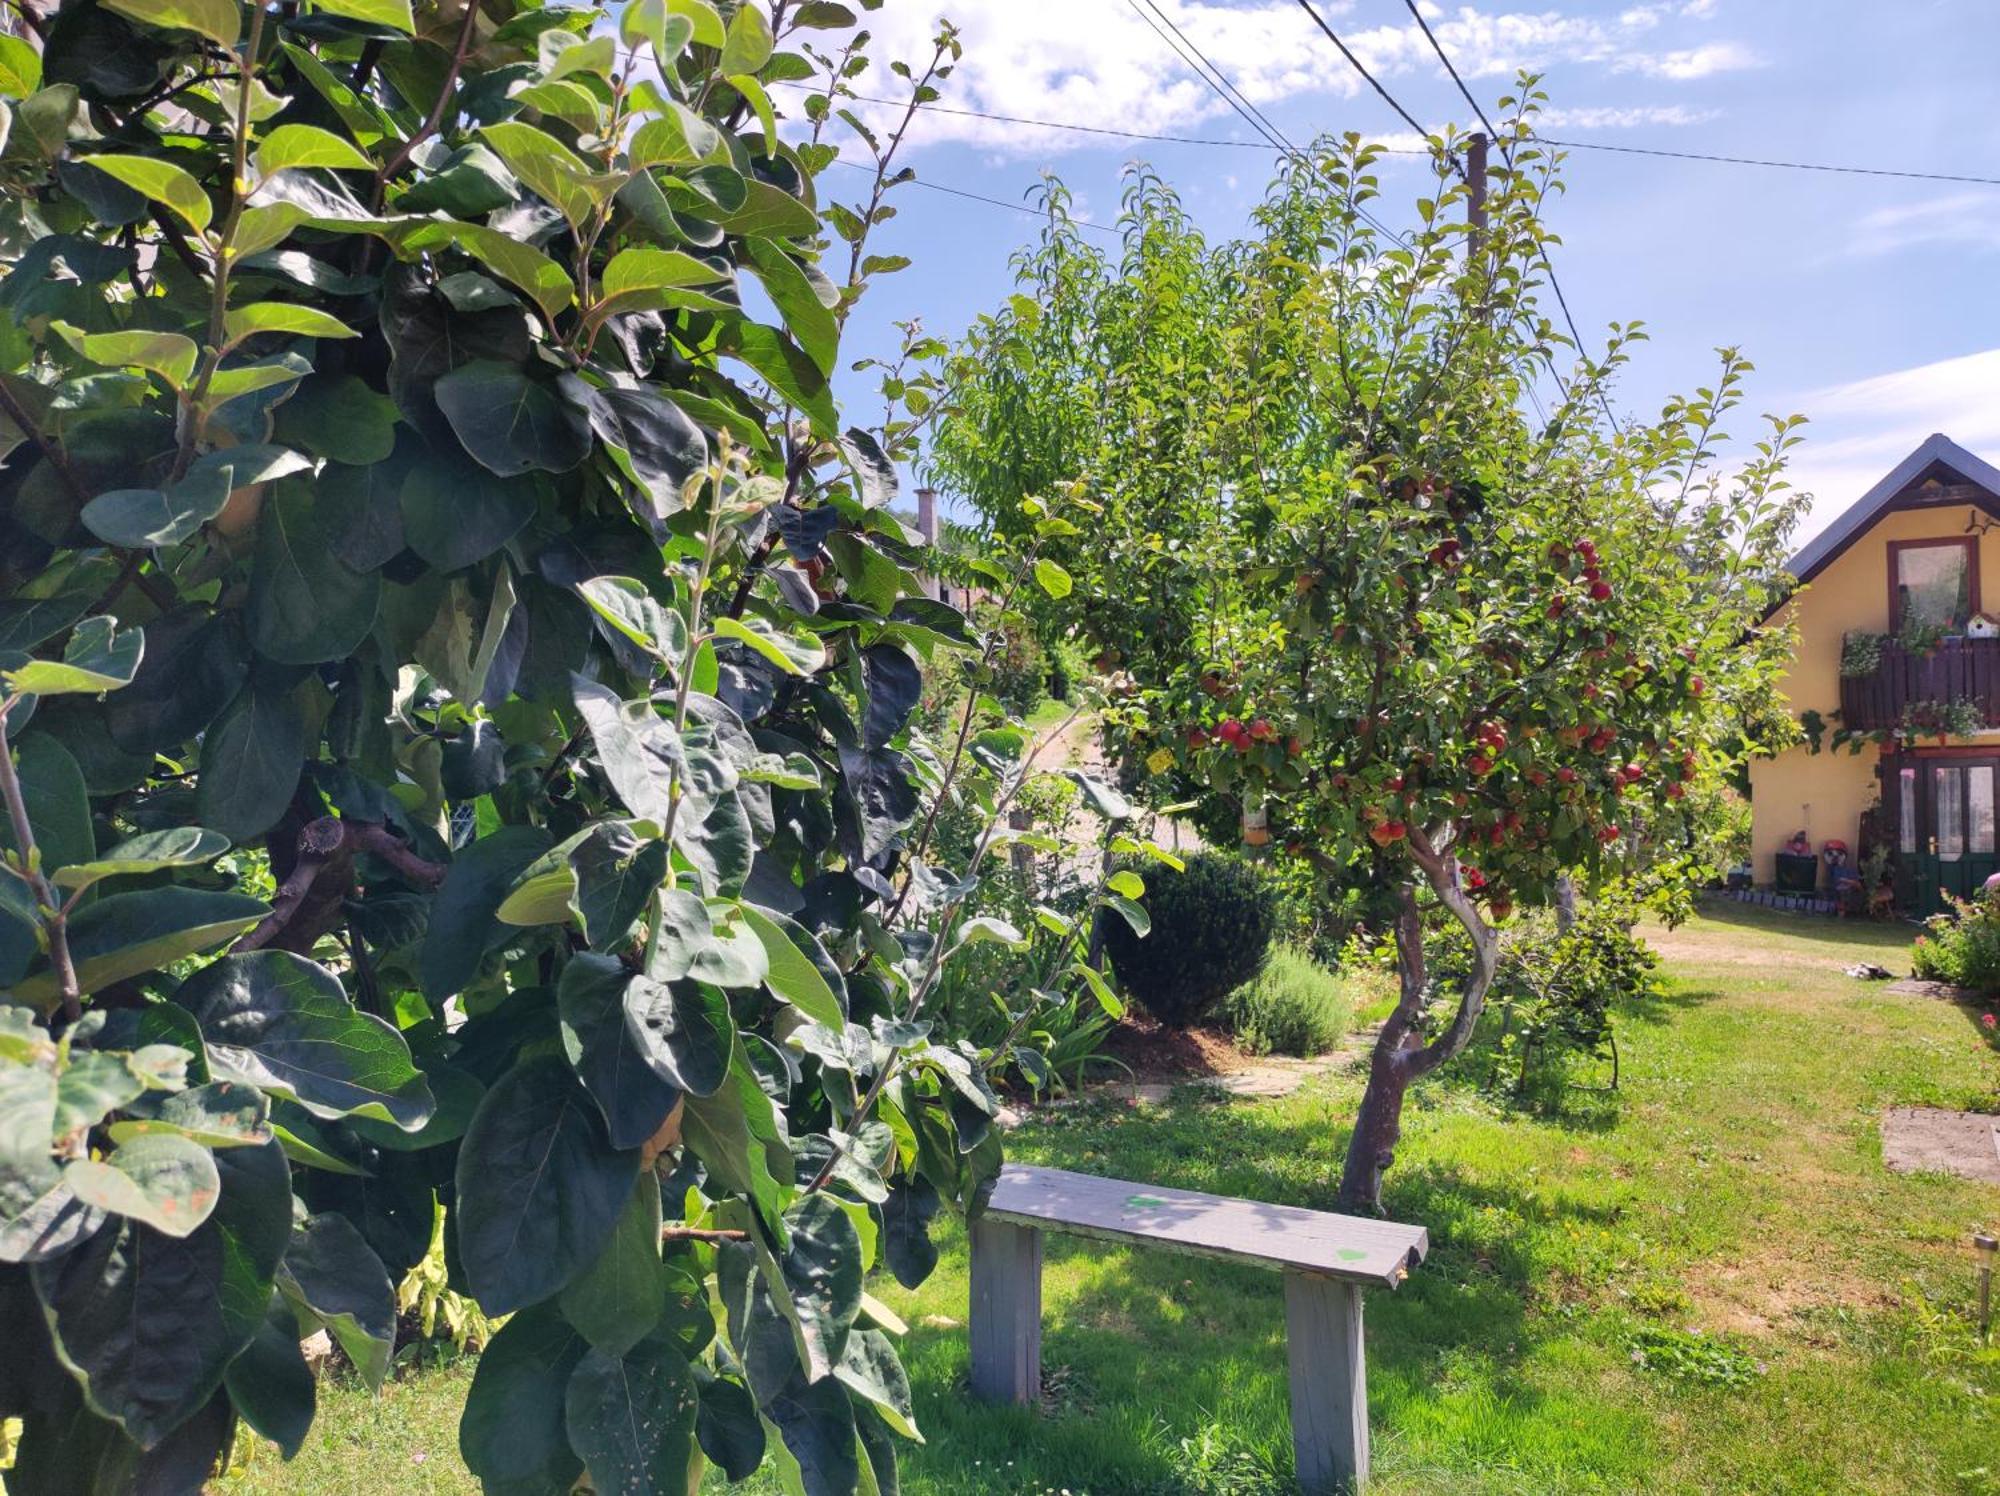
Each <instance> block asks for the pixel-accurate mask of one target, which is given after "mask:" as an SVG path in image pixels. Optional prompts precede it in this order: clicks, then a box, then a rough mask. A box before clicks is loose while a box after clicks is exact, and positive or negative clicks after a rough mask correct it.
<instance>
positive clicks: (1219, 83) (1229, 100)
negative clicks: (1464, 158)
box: [1126, 0, 1410, 247]
mask: <svg viewBox="0 0 2000 1496" xmlns="http://www.w3.org/2000/svg"><path fill="white" fill-rule="evenodd" d="M1126 3H1127V4H1128V5H1130V6H1131V7H1132V9H1133V11H1134V12H1135V13H1136V14H1137V15H1138V17H1139V19H1140V20H1142V21H1144V22H1145V23H1146V24H1147V25H1148V26H1152V28H1153V30H1154V32H1155V33H1156V34H1158V35H1159V37H1160V39H1161V40H1163V41H1165V42H1166V43H1167V45H1168V46H1170V47H1172V48H1173V49H1174V50H1175V51H1176V52H1178V53H1180V56H1181V60H1182V61H1183V62H1186V63H1187V64H1188V66H1189V67H1191V68H1193V69H1194V74H1195V76H1196V77H1197V78H1199V79H1201V81H1202V82H1203V83H1206V84H1207V85H1208V86H1209V88H1210V89H1212V90H1214V91H1215V92H1216V93H1217V94H1218V95H1220V97H1221V98H1222V101H1223V102H1224V103H1226V104H1228V105H1229V107H1230V108H1232V109H1234V110H1235V111H1236V112H1237V113H1238V114H1240V115H1242V116H1243V118H1244V119H1245V120H1246V121H1248V122H1249V124H1250V127H1251V128H1252V129H1254V130H1256V131H1257V132H1258V133H1259V134H1260V135H1262V136H1263V137H1264V138H1265V139H1266V140H1268V141H1270V142H1271V144H1272V147H1273V148H1274V149H1276V150H1278V151H1281V152H1283V153H1284V155H1285V156H1286V157H1287V158H1288V159H1290V160H1292V161H1295V162H1297V163H1299V164H1300V165H1302V166H1304V167H1305V169H1306V170H1307V171H1310V172H1312V173H1313V174H1314V175H1315V176H1319V175H1320V173H1319V170H1318V168H1316V167H1315V166H1314V165H1313V164H1312V161H1311V159H1310V158H1308V157H1307V155H1306V154H1305V152H1304V151H1301V150H1300V149H1299V148H1298V147H1297V146H1295V145H1293V144H1292V142H1291V140H1290V138H1289V137H1287V136H1286V134H1285V132H1284V131H1283V130H1281V129H1279V128H1278V126H1277V125H1276V124H1274V123H1273V122H1272V121H1271V120H1270V119H1269V118H1268V117H1267V116H1266V115H1265V114H1264V112H1263V111H1262V110H1260V109H1259V108H1258V107H1257V106H1256V105H1255V104H1252V103H1251V102H1250V100H1249V99H1248V98H1246V97H1244V95H1243V93H1242V91H1241V90H1240V89H1238V88H1237V87H1236V85H1235V84H1233V83H1231V82H1230V81H1229V76H1228V75H1227V74H1226V73H1224V72H1223V71H1222V69H1221V68H1219V67H1217V66H1216V65H1215V63H1214V62H1213V61H1211V60H1210V58H1209V57H1208V55H1207V54H1206V53H1204V52H1203V51H1202V50H1201V48H1200V47H1198V46H1196V45H1195V44H1194V40H1193V38H1191V37H1189V36H1188V34H1187V33H1186V32H1184V31H1182V30H1181V28H1180V27H1179V26H1177V25H1175V24H1174V21H1173V18H1172V17H1170V16H1169V15H1167V13H1166V12H1165V11H1163V10H1161V9H1160V7H1159V6H1158V5H1157V4H1154V0H1144V3H1145V5H1146V6H1147V7H1148V8H1149V9H1151V10H1152V11H1153V13H1154V14H1155V15H1157V16H1159V18H1160V19H1161V20H1162V21H1164V22H1165V23H1166V25H1167V27H1168V29H1169V30H1171V31H1172V32H1173V36H1172V37H1170V36H1168V35H1167V32H1165V31H1161V30H1160V28H1159V27H1158V26H1157V25H1154V23H1153V21H1152V18H1151V17H1149V16H1148V15H1147V14H1146V12H1145V11H1144V10H1141V9H1140V8H1139V7H1140V3H1141V0H1126ZM1175 37H1178V38H1179V42H1176V41H1175V40H1174V38H1175ZM1183 43H1184V44H1185V47H1186V50H1182V44H1183ZM1190 53H1191V54H1193V55H1192V56H1190V55H1189V54H1190ZM1197 59H1198V60H1197ZM1204 69H1206V71H1204ZM1210 73H1213V74H1214V75H1215V76H1214V77H1213V78H1211V77H1210V76H1209V74H1210ZM1232 95H1234V97H1232ZM1239 99H1240V100H1241V103H1239V102H1238V100H1239ZM1322 180H1324V178H1322ZM1354 211H1355V213H1356V214H1357V215H1358V216H1359V217H1360V218H1361V219H1362V221H1363V222H1365V223H1367V224H1368V225H1369V226H1370V227H1372V228H1373V229H1374V230H1375V231H1376V232H1377V233H1379V234H1383V235H1386V236H1387V237H1388V238H1391V239H1394V240H1395V241H1397V242H1398V243H1400V244H1403V245H1405V246H1406V247H1407V246H1408V245H1409V243H1410V238H1409V235H1407V234H1399V233H1397V232H1396V230H1394V229H1392V228H1390V227H1389V226H1388V225H1387V224H1386V223H1384V222H1382V220H1381V219H1379V218H1377V217H1376V216H1375V215H1374V214H1372V213H1370V212H1369V211H1368V210H1367V209H1366V208H1364V207H1362V206H1361V205H1360V204H1359V203H1356V204H1355V205H1354Z"/></svg>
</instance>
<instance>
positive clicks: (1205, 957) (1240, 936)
mask: <svg viewBox="0 0 2000 1496" xmlns="http://www.w3.org/2000/svg"><path fill="white" fill-rule="evenodd" d="M1140 872H1141V876H1142V877H1144V879H1145V880H1146V893H1145V897H1144V898H1143V899H1142V900H1141V902H1142V903H1143V904H1144V906H1145V909H1146V914H1147V916H1148V918H1150V919H1151V921H1152V930H1151V932H1150V933H1149V934H1147V935H1146V936H1145V937H1144V938H1143V939H1141V938H1140V937H1139V936H1137V935H1135V934H1133V932H1132V931H1131V930H1130V929H1128V928H1127V927H1126V925H1125V922H1124V921H1123V920H1115V919H1106V920H1105V921H1104V922H1103V926H1102V928H1103V931H1104V944H1105V949H1106V950H1107V951H1109V952H1110V955H1111V963H1112V965H1113V967H1114V968H1115V969H1116V971H1117V974H1118V980H1119V981H1120V982H1121V983H1123V984H1124V987H1125V990H1126V991H1127V992H1128V993H1130V994H1131V995H1132V997H1133V998H1135V999H1136V1000H1137V1001H1138V1002H1139V1003H1140V1004H1142V1005H1143V1006H1144V1007H1145V1009H1146V1011H1147V1012H1148V1013H1151V1014H1152V1015H1153V1016H1154V1017H1155V1018H1157V1019H1159V1020H1160V1022H1162V1023H1164V1024H1167V1025H1169V1026H1171V1027H1174V1028H1185V1027H1187V1026H1188V1025H1189V1024H1193V1023H1199V1022H1200V1021H1201V1019H1202V1018H1203V1017H1204V1016H1205V1015H1206V1014H1207V1013H1208V1012H1209V1011H1210V1010H1211V1009H1212V1008H1214V1007H1215V1005H1216V1004H1217V1003H1219V1002H1221V1001H1222V999H1223V998H1225V997H1227V996H1228V995H1229V994H1230V993H1231V992H1232V991H1234V990H1235V989H1236V988H1238V987H1240V986H1242V985H1243V983H1245V982H1247V981H1249V980H1250V978H1251V977H1253V976H1255V975H1256V974H1257V972H1258V971H1259V970H1260V969H1261V968H1262V967H1263V964H1264V957H1265V954H1266V953H1267V952H1268V951H1269V950H1270V946H1271V937H1272V935H1273V933H1274V932H1275V931H1276V929H1277V924H1278V901H1277V897H1276V895H1275V894H1274V893H1273V892H1272V890H1271V887H1270V885H1269V884H1268V883H1267V882H1266V880H1265V879H1264V877H1263V876H1262V875H1261V874H1260V873H1259V872H1258V871H1257V869H1255V868H1253V867H1251V866H1250V865H1249V864H1248V863H1246V862H1244V861H1242V860H1241V859H1240V858H1236V857H1231V856H1228V855H1226V854H1224V853H1221V852H1197V853H1196V854H1195V855H1194V856H1192V857H1190V858H1189V859H1188V860H1187V868H1186V871H1184V872H1179V873H1176V872H1174V871H1173V870H1171V869H1170V868H1166V867H1162V866H1160V865H1158V864H1156V863H1149V864H1148V865H1147V866H1146V867H1144V868H1143V869H1141V870H1140Z"/></svg>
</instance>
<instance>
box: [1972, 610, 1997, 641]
mask: <svg viewBox="0 0 2000 1496" xmlns="http://www.w3.org/2000/svg"><path fill="white" fill-rule="evenodd" d="M1965 637H1966V638H1968V639H2000V618H1995V617H1994V616H1993V615H1992V614H1991V613H1974V614H1973V615H1972V616H1971V617H1970V618H1968V619H1966V620H1965Z"/></svg>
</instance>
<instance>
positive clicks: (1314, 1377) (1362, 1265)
mask: <svg viewBox="0 0 2000 1496" xmlns="http://www.w3.org/2000/svg"><path fill="white" fill-rule="evenodd" d="M1044 1231H1063V1232H1068V1233H1070V1234H1071V1235H1075V1236H1089V1237H1095V1238H1097V1239H1099V1240H1101V1241H1114V1242H1122V1243H1126V1244H1129V1245H1133V1246H1142V1247H1158V1248H1161V1249H1162V1250H1164V1251H1169V1252H1183V1253H1189V1254H1192V1255H1194V1256H1197V1257H1214V1258H1217V1259H1220V1260H1222V1261H1225V1262H1246V1263H1250V1264H1252V1265H1253V1266H1257V1267H1265V1268H1274V1269H1277V1270H1279V1271H1281V1272H1283V1273H1284V1275H1285V1340H1286V1345H1287V1349H1288V1355H1289V1360H1290V1362H1291V1386H1292V1444H1293V1448H1294V1449H1295V1450H1296V1451H1297V1454H1298V1474H1299V1484H1300V1486H1301V1487H1303V1488H1304V1489H1305V1490H1306V1491H1307V1492H1309V1493H1312V1496H1319V1493H1323V1492H1332V1491H1336V1490H1342V1489H1346V1490H1359V1489H1360V1488H1361V1486H1362V1484H1363V1483H1364V1482H1365V1481H1366V1480H1367V1479H1368V1379H1367V1375H1366V1370H1365V1366H1364V1364H1363V1357H1362V1343H1361V1290H1362V1289H1363V1288H1394V1287H1396V1286H1397V1285H1398V1284H1399V1283H1401V1282H1402V1281H1403V1279H1404V1278H1405V1277H1407V1276H1408V1275H1409V1272H1410V1269H1411V1268H1413V1267H1415V1266H1416V1265H1417V1264H1418V1263H1419V1262H1422V1261H1423V1260H1424V1254H1425V1252H1426V1251H1428V1250H1429V1246H1430V1239H1429V1236H1428V1234H1427V1233H1426V1232H1425V1231H1424V1228H1423V1227H1421V1226H1398V1225H1395V1224H1394V1223H1392V1222H1389V1221H1375V1220H1367V1219H1363V1218H1362V1217H1359V1216H1343V1215H1330V1214H1328V1213H1327V1212H1325V1211H1319V1210H1300V1209H1298V1208H1297V1207H1295V1206H1290V1205H1260V1204H1258V1203H1257V1202H1256V1201H1254V1200H1230V1199H1225V1198H1223V1197H1222V1196H1220V1195H1201V1194H1196V1193H1194V1192H1193V1191H1191V1190H1175V1189H1164V1188H1161V1187H1160V1186H1157V1185H1148V1184H1133V1183H1130V1182H1128V1181H1126V1180H1122V1179H1099V1178H1097V1177H1096V1176H1094V1175H1090V1174H1073V1173H1071V1172H1070V1171H1068V1170H1067V1169H1041V1168H1033V1167H1029V1166H1026V1165H1021V1164H1008V1165H1007V1166H1006V1167H1005V1168H1004V1169H1002V1171H1001V1174H1000V1179H999V1182H998V1184H997V1185H995V1187H994V1190H993V1197H992V1199H991V1200H990V1201H988V1203H987V1206H986V1211H985V1214H983V1215H981V1216H980V1217H979V1218H978V1219H977V1220H976V1221H974V1222H973V1223H972V1391H973V1395H974V1396H976V1397H979V1398H981V1399H983V1400H984V1401H987V1402H1011V1403H1025V1404H1029V1405H1033V1404H1035V1403H1037V1402H1039V1401H1040V1399H1041V1393H1042V1365H1041V1362H1042V1233H1043V1232H1044Z"/></svg>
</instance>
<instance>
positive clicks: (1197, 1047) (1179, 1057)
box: [1104, 1013, 1257, 1081]
mask: <svg viewBox="0 0 2000 1496" xmlns="http://www.w3.org/2000/svg"><path fill="white" fill-rule="evenodd" d="M1104 1053H1105V1054H1107V1055H1109V1056H1110V1057H1111V1058H1112V1059H1114V1060H1117V1061H1119V1062H1121V1063H1123V1064H1126V1065H1130V1066H1131V1067H1132V1072H1133V1074H1134V1076H1135V1077H1136V1078H1137V1079H1139V1080H1141V1081H1154V1080H1166V1081H1172V1080H1190V1079H1196V1078H1199V1077H1201V1076H1205V1075H1231V1074H1234V1073H1235V1072H1236V1071H1238V1070H1245V1069H1248V1068H1249V1067H1250V1066H1252V1065H1255V1064H1256V1063H1257V1061H1256V1059H1255V1058H1254V1057H1253V1056H1251V1055H1247V1054H1245V1053H1244V1052H1243V1051H1242V1050H1240V1049H1238V1048H1237V1047H1236V1041H1235V1040H1234V1039H1233V1038H1231V1037H1230V1035H1229V1034H1227V1033H1226V1032H1224V1031H1223V1030H1221V1029H1215V1028H1189V1029H1174V1028H1168V1027H1167V1026H1166V1025H1165V1024H1163V1023H1159V1022H1156V1021H1155V1020H1153V1019H1151V1018H1148V1017H1146V1016H1145V1015H1144V1014H1142V1013H1134V1014H1131V1015H1130V1016H1128V1017H1127V1018H1126V1019H1125V1021H1124V1022H1123V1023H1121V1024H1119V1025H1118V1026H1117V1027H1116V1028H1114V1029H1113V1030H1112V1031H1111V1032H1110V1034H1109V1035H1107V1036H1106V1038H1105V1042H1104Z"/></svg>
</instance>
